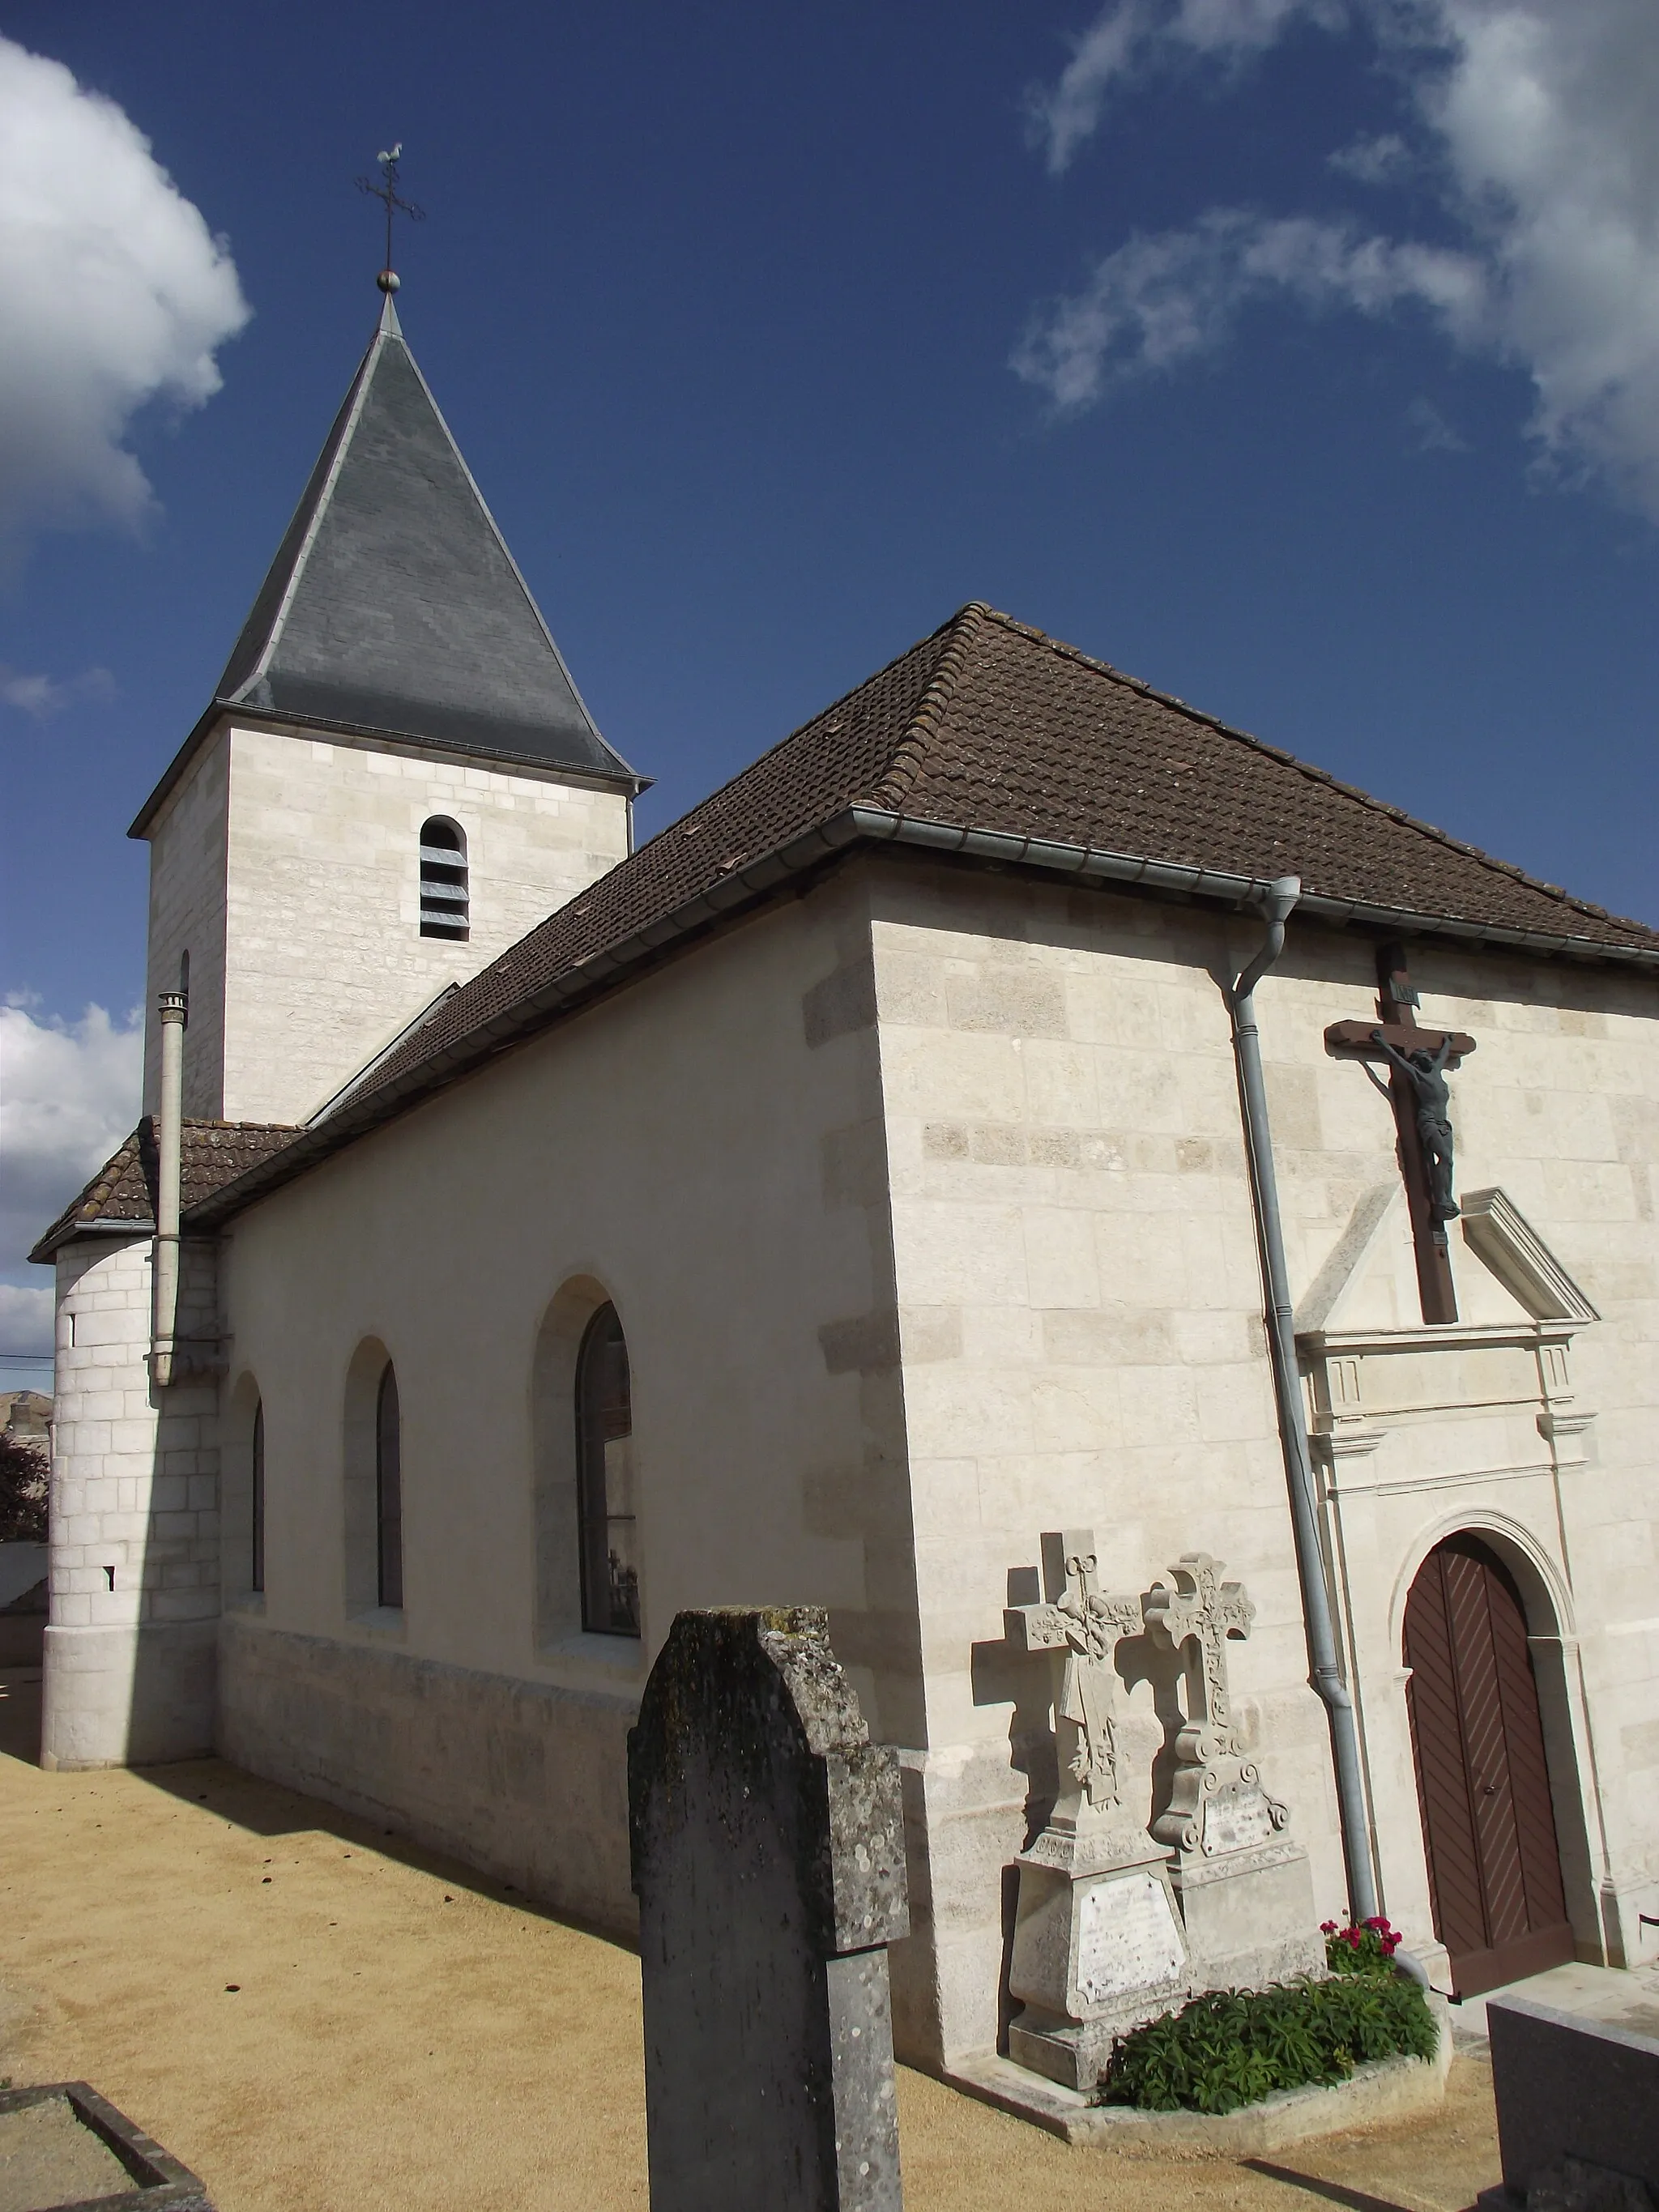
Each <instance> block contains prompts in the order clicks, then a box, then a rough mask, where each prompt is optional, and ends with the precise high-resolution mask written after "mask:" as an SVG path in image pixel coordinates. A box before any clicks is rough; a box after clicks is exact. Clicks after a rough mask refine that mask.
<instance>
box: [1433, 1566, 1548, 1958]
mask: <svg viewBox="0 0 1659 2212" xmlns="http://www.w3.org/2000/svg"><path fill="white" fill-rule="evenodd" d="M1406 1664H1407V1666H1408V1667H1409V1668H1411V1670H1412V1672H1411V1680H1410V1682H1409V1683H1408V1684H1407V1690H1406V1699H1407V1705H1408V1707H1409V1710H1410V1712H1411V1724H1412V1755H1413V1759H1414V1760H1415V1762H1416V1766H1417V1801H1418V1804H1419V1807H1420V1808H1421V1810H1422V1814H1423V1841H1424V1844H1425V1848H1426V1850H1427V1851H1428V1856H1429V1888H1430V1893H1431V1896H1432V1898H1433V1901H1434V1926H1435V1933H1436V1934H1437V1936H1439V1938H1440V1940H1441V1942H1443V1944H1444V1945H1445V1947H1446V1948H1447V1950H1448V1951H1449V1952H1450V1954H1451V1967H1452V1981H1453V1985H1454V1987H1455V1990H1456V1991H1457V1993H1458V1995H1459V1996H1479V1995H1480V1992H1481V1990H1495V1989H1497V1988H1498V1986H1499V1985H1500V1984H1503V1983H1504V1982H1513V1981H1518V1980H1520V1978H1522V1976H1523V1975H1525V1974H1538V1973H1541V1972H1543V1970H1544V1969H1545V1967H1546V1966H1560V1965H1561V1964H1562V1963H1563V1962H1564V1961H1565V1960H1568V1959H1571V1956H1572V1954H1573V1950H1572V1930H1571V1929H1570V1928H1569V1926H1568V1925H1567V1910H1566V1904H1565V1899H1564V1897H1563V1894H1562V1889H1561V1857H1560V1853H1559V1850H1558V1849H1557V1846H1556V1840H1555V1815H1554V1813H1553V1809H1552V1808H1551V1804H1550V1780H1549V1770H1548V1768H1547V1765H1545V1761H1544V1730H1543V1726H1542V1723H1541V1721H1540V1719H1539V1715H1538V1685H1537V1683H1536V1681H1535V1680H1534V1676H1533V1671H1532V1654H1531V1652H1530V1651H1529V1650H1528V1648H1527V1617H1526V1614H1525V1613H1524V1612H1523V1611H1522V1605H1521V1597H1520V1593H1519V1592H1518V1591H1517V1590H1516V1587H1515V1584H1514V1583H1513V1582H1512V1581H1511V1580H1510V1576H1509V1573H1508V1571H1506V1570H1505V1568H1504V1565H1502V1563H1501V1562H1500V1561H1499V1560H1498V1559H1497V1558H1496V1557H1494V1555H1493V1554H1492V1553H1491V1552H1489V1551H1488V1550H1487V1549H1486V1546H1485V1545H1484V1544H1482V1543H1480V1542H1478V1541H1476V1540H1475V1538H1474V1537H1473V1536H1465V1535H1457V1536H1450V1537H1448V1539H1447V1540H1446V1541H1445V1542H1444V1543H1443V1544H1437V1546H1436V1547H1435V1548H1434V1550H1433V1551H1432V1552H1431V1553H1430V1554H1429V1556H1428V1558H1427V1559H1425V1560H1424V1562H1423V1565H1422V1566H1421V1567H1420V1568H1419V1571H1418V1575H1417V1579H1416V1581H1415V1582H1413V1584H1412V1588H1411V1595H1410V1596H1409V1597H1408V1598H1407V1601H1406Z"/></svg>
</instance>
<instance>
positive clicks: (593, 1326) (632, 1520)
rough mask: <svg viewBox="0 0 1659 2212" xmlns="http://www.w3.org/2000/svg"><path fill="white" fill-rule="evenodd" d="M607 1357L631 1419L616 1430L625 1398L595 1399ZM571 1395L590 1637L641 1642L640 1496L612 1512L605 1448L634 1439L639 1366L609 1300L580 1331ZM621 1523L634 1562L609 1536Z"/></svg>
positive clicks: (584, 1608) (584, 1617)
mask: <svg viewBox="0 0 1659 2212" xmlns="http://www.w3.org/2000/svg"><path fill="white" fill-rule="evenodd" d="M607 1356H609V1357H611V1358H619V1361H620V1368H621V1376H620V1380H621V1384H622V1389H623V1394H624V1396H623V1400H622V1401H620V1413H621V1418H622V1419H625V1421H626V1424H627V1425H626V1426H625V1427H623V1426H618V1425H617V1420H618V1413H619V1401H617V1398H616V1397H614V1396H613V1397H611V1399H610V1400H608V1401H605V1400H597V1401H596V1398H595V1395H594V1394H595V1393H596V1392H597V1391H598V1390H599V1389H601V1388H604V1387H606V1379H605V1377H603V1376H602V1375H601V1374H600V1373H599V1371H598V1370H599V1362H600V1359H601V1358H605V1357H607ZM616 1380H617V1377H616V1376H615V1374H614V1373H613V1375H612V1376H611V1377H610V1378H609V1383H610V1387H611V1388H613V1389H614V1386H615V1383H616ZM572 1397H573V1401H574V1406H573V1410H574V1415H575V1429H576V1548H577V1556H578V1559H579V1563H580V1571H581V1625H582V1627H583V1629H584V1630H585V1631H586V1633H587V1634H589V1635H590V1636H614V1637H622V1638H629V1639H630V1640H631V1641H633V1642H635V1643H637V1642H638V1640H639V1638H640V1634H641V1620H640V1565H639V1558H638V1550H639V1546H638V1537H637V1531H638V1528H639V1522H640V1516H639V1510H638V1504H637V1497H636V1496H635V1497H633V1498H630V1499H629V1504H630V1507H631V1510H629V1511H628V1512H626V1513H618V1512H614V1511H613V1510H611V1509H612V1503H613V1501H612V1498H611V1490H610V1480H609V1477H610V1468H609V1467H608V1465H607V1455H606V1450H605V1447H606V1446H607V1445H609V1444H611V1443H623V1442H624V1441H631V1439H632V1437H633V1434H634V1381H633V1365H632V1362H631V1361H630V1359H629V1352H628V1340H627V1337H626V1335H625V1334H624V1332H623V1325H622V1317H621V1316H620V1315H619V1314H618V1313H617V1309H616V1306H615V1305H614V1304H613V1303H612V1302H611V1300H610V1299H607V1300H606V1301H605V1304H603V1305H601V1306H599V1307H597V1308H596V1309H595V1310H594V1311H593V1313H592V1315H591V1316H589V1318H588V1322H587V1325H586V1328H584V1329H583V1331H582V1336H581V1342H580V1346H579V1347H578V1350H577V1353H576V1372H575V1388H574V1391H573V1393H572ZM621 1523H626V1525H627V1526H628V1527H629V1528H630V1529H632V1530H633V1531H635V1536H634V1540H633V1541H632V1542H631V1543H630V1545H629V1550H631V1551H632V1552H633V1553H634V1557H633V1559H631V1560H629V1559H626V1558H623V1559H620V1560H618V1558H617V1553H616V1552H615V1551H614V1550H613V1548H612V1545H611V1531H612V1529H613V1528H616V1527H617V1525H618V1524H621ZM617 1565H621V1566H622V1568H623V1575H624V1577H628V1579H626V1580H624V1581H623V1582H622V1583H619V1581H618V1577H617V1571H616V1568H617ZM619 1589H620V1590H621V1592H622V1602H621V1605H620V1607H619V1605H618V1592H619ZM619 1610H620V1611H621V1613H622V1618H621V1619H620V1620H619V1619H618V1618H617V1615H618V1611H619Z"/></svg>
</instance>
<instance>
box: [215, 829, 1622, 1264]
mask: <svg viewBox="0 0 1659 2212" xmlns="http://www.w3.org/2000/svg"><path fill="white" fill-rule="evenodd" d="M858 844H868V845H878V844H888V845H902V846H908V847H912V848H917V849H919V850H921V851H925V852H929V853H935V854H939V853H945V854H962V855H964V856H966V857H968V858H969V859H971V860H982V861H989V862H998V863H1000V864H1002V865H1003V866H1018V867H1031V868H1040V869H1042V870H1043V871H1044V872H1048V873H1052V874H1058V875H1065V876H1069V877H1073V878H1078V877H1081V878H1086V879H1091V880H1096V881H1103V882H1109V883H1117V884H1123V885H1124V886H1125V887H1126V888H1139V889H1142V890H1149V891H1152V892H1155V893H1158V894H1162V895H1163V896H1171V895H1173V896H1180V897H1186V898H1194V899H1202V900H1206V901H1209V902H1214V903H1215V904H1217V905H1218V906H1222V907H1226V908H1231V909H1234V910H1246V909H1249V908H1250V907H1251V906H1252V905H1253V904H1254V903H1255V902H1257V901H1259V900H1260V899H1261V897H1262V896H1264V895H1265V893H1266V892H1267V889H1268V885H1269V879H1268V878H1266V877H1257V876H1245V875H1237V874H1232V873H1230V872H1227V871H1225V870H1222V869H1217V868H1205V867H1200V866H1194V865H1191V864H1188V863H1185V862H1181V861H1172V860H1154V859H1152V858H1151V857H1150V856H1149V855H1146V854H1133V853H1114V852H1107V851H1103V850H1101V849H1097V848H1094V847H1091V846H1085V845H1067V844H1061V843H1057V842H1054V841H1053V840H1051V839H1047V838H1038V837H1018V836H1011V835H1009V834H1008V833H1007V832H1006V831H1002V830H994V829H963V828H961V827H960V826H958V825H957V824H954V823H944V822H931V821H927V820H925V819H921V818H918V817H909V816H905V815H902V814H896V813H892V812H890V811H886V810H884V809H883V808H879V807H871V806H860V805H852V806H849V807H847V808H846V809H844V810H843V811H842V812H841V813H840V814H838V815H836V816H835V817H832V818H831V819H830V820H829V821H828V822H825V823H822V824H820V825H819V826H818V827H817V829H813V830H811V831H809V832H808V833H807V834H806V835H805V836H802V837H799V838H797V839H795V840H794V841H793V842H792V843H791V844H789V845H787V846H785V847H783V848H781V849H780V850H779V851H777V852H775V853H771V854H765V855H763V857H762V858H761V859H760V860H756V861H753V862H751V863H750V865H749V866H747V867H743V868H736V869H733V870H732V872H731V874H730V875H729V876H726V877H725V878H723V879H722V880H721V881H720V883H719V884H714V885H711V886H710V887H709V888H708V890H705V891H701V892H699V893H698V894H697V896H696V897H695V898H692V899H688V900H687V901H685V902H684V904H683V905H681V906H679V907H677V908H675V909H674V910H673V912H672V913H671V914H669V915H664V916H663V917H662V918H661V919H659V921H653V922H650V923H648V924H647V926H646V927H644V928H643V929H641V930H639V931H636V932H635V933H634V934H633V935H632V936H630V937H628V938H625V939H623V940H622V941H621V942H620V943H618V944H617V945H611V946H608V947H607V948H606V949H605V951H601V952H598V953H595V954H593V955H592V957H590V958H588V959H586V960H584V961H582V962H580V963H578V964H577V965H576V966H575V967H573V968H570V969H566V970H565V971H564V973H563V974H562V975H558V976H556V977H555V978H554V980H553V981H551V982H550V983H547V984H544V985H543V987H541V988H540V989H539V990H538V991H535V992H532V993H531V994H529V996H527V997H526V998H525V999H523V1000H520V1002H519V1004H518V1005H516V1006H513V1007H510V1008H509V1009H508V1010H507V1012H504V1013H501V1014H498V1015H496V1016H495V1018H493V1019H492V1020H490V1021H488V1022H484V1023H481V1024H479V1026H478V1027H477V1029H476V1030H471V1031H470V1032H469V1033H468V1034H467V1035H466V1036H464V1037H461V1038H459V1039H457V1040H456V1042H454V1043H453V1044H451V1045H448V1046H447V1047H445V1048H443V1049H442V1050H441V1051H440V1052H437V1053H435V1054H433V1055H432V1057H431V1058H430V1059H429V1060H422V1061H421V1062H420V1063H419V1064H418V1065H417V1066H414V1067H412V1068H410V1069H409V1070H407V1071H406V1073H404V1074H403V1075H401V1076H399V1077H397V1078H395V1079H393V1080H392V1082H391V1083H389V1084H387V1085H385V1086H384V1087H383V1088H382V1089H380V1090H377V1091H372V1092H370V1093H369V1094H368V1096H367V1097H363V1098H362V1099H361V1100H359V1101H357V1102H356V1103H355V1104H354V1103H351V1102H348V1103H347V1104H346V1105H344V1106H343V1107H342V1108H341V1109H339V1111H338V1112H337V1113H336V1114H334V1115H331V1116H330V1118H329V1119H328V1121H325V1122H321V1123H319V1124H318V1125H317V1126H316V1127H314V1128H311V1129H307V1131H306V1132H305V1133H303V1134H302V1135H301V1136H300V1137H298V1138H297V1139H295V1142H294V1143H293V1144H291V1145H289V1146H285V1147H284V1148H283V1150H282V1151H281V1152H276V1153H274V1154H273V1155H272V1156H271V1158H270V1159H269V1160H266V1161H262V1162H260V1163H259V1164H258V1165H256V1166H254V1167H252V1168H250V1169H248V1170H247V1171H246V1173H245V1174H243V1175H241V1176H238V1177H236V1179H235V1180H234V1182H228V1183H226V1184H224V1185H223V1186H222V1188H221V1189H219V1190H217V1191H216V1192H214V1193H213V1194H211V1196H210V1197H208V1198H205V1199H203V1200H199V1201H198V1202H197V1205H196V1206H192V1207H191V1209H190V1212H189V1213H188V1214H187V1216H186V1219H187V1221H188V1222H189V1223H190V1224H191V1225H192V1226H195V1227H198V1228H204V1229H205V1228H209V1227H212V1226H214V1225H216V1224H217V1223H219V1222H222V1221H225V1220H228V1219H229V1218H231V1217H232V1216H233V1215H234V1214H236V1213H239V1212H241V1211H242V1210H243V1209H244V1208H245V1207H246V1206H251V1205H252V1204H254V1203H255V1202H256V1200H258V1199H260V1198H263V1197H264V1196H266V1195H268V1194H269V1193H270V1192H271V1191H273V1190H275V1189H276V1188H279V1187H280V1186H281V1185H282V1184H283V1183H284V1182H291V1181H293V1180H294V1178H295V1177H296V1176H300V1175H302V1174H303V1173H304V1172H305V1171H306V1170H307V1168H308V1167H311V1166H313V1165H316V1164H319V1163H320V1162H321V1161H322V1160H324V1159H326V1158H330V1157H331V1155H332V1154H333V1153H335V1152H342V1151H343V1150H344V1149H345V1147H346V1146H348V1145H349V1144H352V1143H354V1142H355V1141H356V1139H357V1138H359V1137H361V1136H366V1135H368V1133H369V1132H370V1131H371V1130H372V1129H374V1128H376V1127H380V1125H381V1124H382V1123H384V1122H386V1121H392V1120H395V1119H396V1118H397V1117H398V1115H402V1114H404V1113H407V1112H409V1111H410V1110H411V1109H413V1108H414V1107H416V1105H418V1104H420V1103H422V1100H424V1099H426V1098H428V1097H433V1096H435V1094H436V1093H437V1092H438V1091H441V1090H447V1088H448V1086H449V1085H451V1084H452V1083H456V1082H459V1081H460V1080H461V1079H462V1078H463V1077H465V1076H466V1075H468V1074H471V1073H473V1072H474V1071H475V1070H476V1069H477V1068H478V1067H481V1066H483V1064H484V1063H485V1061H487V1060H493V1059H495V1056H496V1055H497V1054H500V1053H501V1052H505V1051H507V1050H508V1049H510V1048H512V1047H513V1046H514V1045H517V1044H520V1043H524V1042H528V1040H529V1039H530V1038H531V1037H532V1036H536V1035H538V1034H539V1033H540V1032H541V1031H542V1030H545V1029H548V1028H550V1027H551V1026H552V1024H554V1023H555V1022H556V1021H557V1020H558V1019H559V1018H560V1017H561V1016H562V1015H564V1014H567V1013H570V1012H574V1011H575V1010H576V1009H577V1008H578V1007H579V1006H582V1005H584V1004H586V1002H587V1001H588V1000H592V999H593V998H595V997H597V996H599V994H600V993H601V992H604V991H606V990H609V989H610V988H611V987H614V986H615V985H616V984H617V983H618V982H619V981H622V980H623V979H624V978H625V976H626V975H628V972H629V970H631V969H637V968H640V967H641V966H643V965H644V964H645V963H647V962H648V961H649V960H650V959H652V958H653V957H654V956H655V955H656V954H658V953H659V952H660V951H664V950H665V948H667V947H669V946H670V945H675V944H677V943H678V942H679V941H681V940H683V939H686V938H688V937H690V936H693V935H695V934H696V933H697V932H699V931H700V930H702V929H704V928H706V927H712V926H713V925H714V923H716V922H718V921H723V920H726V919H729V918H730V917H731V916H732V915H734V914H735V913H737V912H738V910H739V909H741V908H744V907H747V906H752V905H758V904H760V903H762V902H763V901H764V900H766V899H767V898H768V897H769V896H772V895H773V894H775V892H777V891H778V890H781V888H782V887H783V885H784V884H787V883H788V882H790V881H791V880H793V879H794V878H799V877H800V876H802V875H804V874H805V873H806V872H809V871H811V870H814V869H817V868H819V867H821V866H823V864H824V863H825V862H826V861H827V860H830V859H832V858H834V857H835V856H836V854H840V853H842V852H844V851H846V850H848V848H851V847H852V846H854V845H858ZM1296 910H1297V914H1298V915H1304V916H1306V917H1309V918H1310V919H1313V920H1316V921H1323V922H1326V923H1328V924H1332V925H1334V926H1335V927H1356V928H1364V929H1376V930H1382V929H1386V930H1392V931H1397V932H1400V933H1402V934H1404V935H1408V936H1413V937H1416V936H1440V937H1449V938H1452V939H1460V940H1462V941H1465V942H1468V941H1470V940H1474V941H1475V942H1478V943H1480V944H1483V945H1491V946H1492V947H1493V948H1494V949H1499V950H1508V951H1529V952H1534V953H1543V954H1547V955H1550V956H1552V957H1557V958H1567V959H1573V960H1577V961H1582V962H1586V963H1591V964H1595V965H1600V964H1601V963H1603V962H1605V961H1612V962H1614V963H1619V964H1621V965H1632V964H1633V965H1636V966H1638V967H1642V968H1645V969H1649V970H1650V972H1651V973H1653V974H1655V975H1659V947H1646V946H1638V945H1603V944H1601V943H1600V942H1599V941H1597V940H1595V939H1588V938H1574V937H1569V936H1558V935H1553V934H1550V933H1547V932H1544V931H1540V930H1520V929H1511V928H1505V927H1499V926H1498V925H1496V924H1487V923H1479V922H1472V921H1463V920H1461V919H1460V918H1458V917H1456V916H1451V915H1424V914H1417V913H1414V912H1413V911H1412V910H1410V909H1409V908H1397V907H1384V906H1373V905H1368V904H1366V903H1364V902H1361V901H1358V900H1352V899H1334V898H1328V897H1325V896H1322V895H1320V894H1319V893H1317V892H1309V893H1306V894H1304V896H1303V897H1302V898H1301V899H1300V901H1299V902H1297V909H1296Z"/></svg>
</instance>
